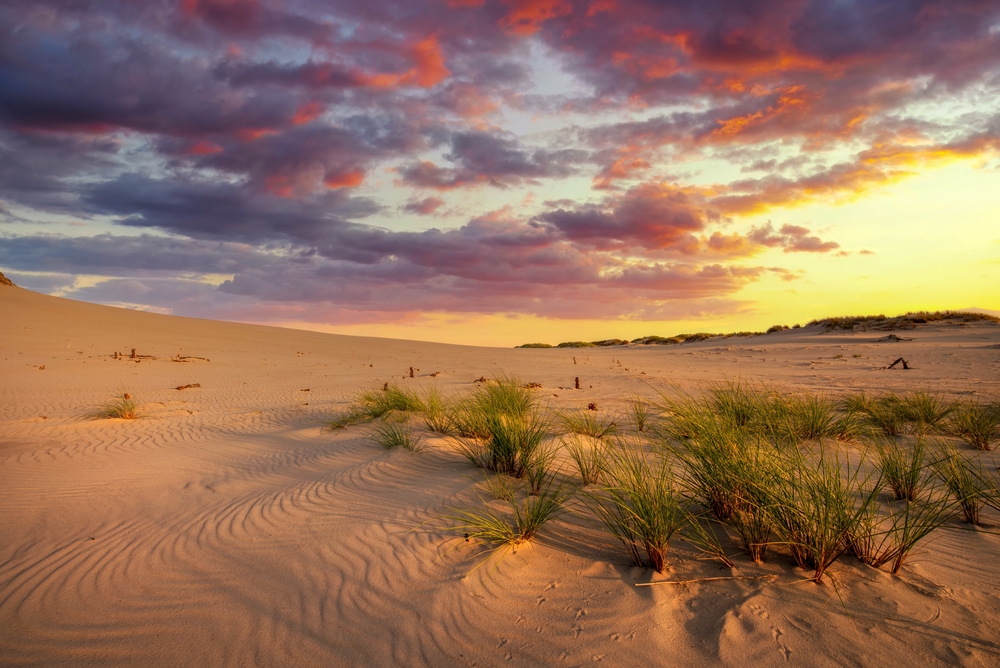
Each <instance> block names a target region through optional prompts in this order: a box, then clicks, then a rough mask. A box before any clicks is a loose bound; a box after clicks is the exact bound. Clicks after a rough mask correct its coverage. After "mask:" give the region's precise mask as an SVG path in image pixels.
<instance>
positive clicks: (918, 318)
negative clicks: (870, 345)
mask: <svg viewBox="0 0 1000 668" xmlns="http://www.w3.org/2000/svg"><path fill="white" fill-rule="evenodd" d="M930 322H958V323H969V322H1000V318H998V317H997V316H995V315H989V314H986V313H975V312H966V311H933V312H930V311H917V312H914V313H905V314H903V315H897V316H892V317H887V316H885V315H857V316H842V317H839V318H823V319H822V320H811V321H809V322H808V323H807V324H806V327H820V328H823V329H824V330H826V331H831V330H858V331H864V330H868V329H874V330H893V329H913V328H914V327H916V326H917V325H922V324H926V323H930ZM800 328H801V325H793V326H791V327H789V326H788V325H774V326H772V327H770V328H768V330H767V331H766V332H730V333H728V334H709V333H707V332H698V333H695V334H677V335H675V336H656V335H650V336H640V337H639V338H637V339H632V340H631V341H628V340H626V339H604V340H603V341H565V342H563V343H559V344H557V345H554V346H553V345H551V344H548V343H525V344H523V345H520V346H514V347H515V348H601V347H605V346H626V345H629V344H641V345H647V346H650V345H652V346H671V345H677V344H680V343H691V342H692V341H704V340H705V339H713V338H720V339H728V338H732V337H749V336H763V335H764V334H772V333H774V332H781V331H784V330H788V329H800Z"/></svg>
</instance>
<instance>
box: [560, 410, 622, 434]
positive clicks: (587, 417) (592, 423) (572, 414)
mask: <svg viewBox="0 0 1000 668" xmlns="http://www.w3.org/2000/svg"><path fill="white" fill-rule="evenodd" d="M556 418H557V419H558V421H559V423H560V425H561V426H562V428H563V429H565V430H566V431H567V432H568V433H571V434H581V435H583V436H590V437H591V438H604V437H605V436H610V435H611V434H616V433H618V424H617V420H618V417H617V416H616V415H615V414H614V413H607V414H605V415H603V416H601V415H599V414H598V411H591V410H585V411H565V412H559V413H557V414H556Z"/></svg>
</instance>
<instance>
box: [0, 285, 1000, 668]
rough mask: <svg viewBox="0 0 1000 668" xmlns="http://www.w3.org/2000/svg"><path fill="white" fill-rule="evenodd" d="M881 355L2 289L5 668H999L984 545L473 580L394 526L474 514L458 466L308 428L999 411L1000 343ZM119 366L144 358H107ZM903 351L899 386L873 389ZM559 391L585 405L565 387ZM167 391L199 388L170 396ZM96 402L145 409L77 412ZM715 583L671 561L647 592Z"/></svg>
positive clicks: (856, 349) (824, 345)
mask: <svg viewBox="0 0 1000 668" xmlns="http://www.w3.org/2000/svg"><path fill="white" fill-rule="evenodd" d="M882 335H884V333H871V332H869V333H855V334H819V333H817V332H814V331H808V330H798V331H790V332H782V333H778V334H773V335H769V336H765V337H758V338H753V339H729V340H726V341H723V342H721V343H720V342H703V343H696V344H685V345H683V346H673V347H662V348H661V347H652V348H642V349H639V348H632V349H621V348H618V349H603V350H594V349H589V350H501V349H490V348H471V347H459V346H444V345H436V344H428V343H415V342H408V341H394V340H384V339H368V338H354V337H339V336H330V335H321V334H314V333H309V332H297V331H290V330H281V329H274V328H267V327H255V326H250V325H238V324H228V323H218V322H209V321H199V320H191V319H184V318H175V317H166V316H158V315H152V314H145V313H136V312H129V311H123V310H118V309H112V308H107V307H101V306H94V305H89V304H82V303H77V302H72V301H67V300H62V299H57V298H52V297H46V296H42V295H37V294H34V293H30V292H28V291H25V290H22V289H19V288H10V287H6V286H0V369H2V377H3V382H2V383H0V395H2V401H0V508H2V513H3V519H2V523H0V664H2V665H45V666H51V665H102V666H103V665H123V666H124V665H127V666H134V665H240V666H242V665H264V666H276V665H289V666H290V665H295V666H309V665H317V666H330V665H348V664H354V665H422V664H426V665H435V666H442V665H480V666H483V665H497V664H504V663H511V664H513V665H543V664H544V665H550V664H551V665H567V666H573V665H583V664H589V663H592V662H596V661H600V662H602V663H604V664H610V665H623V666H626V665H628V666H631V665H643V664H644V665H706V664H712V663H723V664H728V665H747V664H748V662H750V661H753V662H755V663H756V664H760V665H771V664H784V663H786V662H790V663H794V664H799V665H818V666H834V665H861V664H871V665H876V664H877V665H917V664H922V665H955V664H962V665H996V664H997V663H998V662H1000V629H998V627H997V624H996V620H997V617H998V614H1000V598H998V593H1000V586H998V584H997V564H998V563H1000V537H998V536H994V535H989V534H987V533H985V532H964V531H957V530H948V531H941V532H939V533H938V535H937V538H936V539H935V540H934V541H933V543H932V544H931V545H929V546H928V547H927V548H926V549H925V550H923V551H922V552H921V554H919V555H917V556H915V557H914V558H913V560H912V562H911V563H910V564H909V565H908V566H907V567H906V568H905V571H904V573H903V575H902V577H893V576H890V575H888V574H885V573H883V572H880V571H875V570H873V569H870V568H867V567H865V566H862V565H859V564H858V563H856V562H854V561H853V560H851V559H845V560H843V561H842V562H839V563H838V565H837V566H836V567H835V568H834V571H835V578H836V581H837V582H838V583H839V585H838V587H837V589H836V590H835V588H834V587H833V586H832V584H830V583H827V584H824V585H820V586H816V585H813V584H810V583H805V584H803V583H801V582H800V579H801V578H802V575H803V573H802V572H801V571H797V570H796V569H794V568H793V567H792V565H791V563H790V560H789V559H787V558H786V557H782V556H777V557H775V558H773V559H771V560H770V562H769V563H767V564H765V565H764V566H760V567H756V566H753V565H752V564H749V563H748V562H747V561H746V560H745V559H742V558H740V560H739V568H738V569H737V572H738V573H740V574H750V575H752V574H759V573H775V574H777V575H778V578H777V580H776V581H775V582H772V583H768V582H760V581H738V582H714V583H704V584H700V585H691V586H685V587H648V588H635V587H634V586H633V583H634V582H636V581H648V580H649V579H650V577H651V575H650V573H649V572H647V571H643V570H641V569H634V568H631V567H630V566H628V565H627V562H626V561H625V560H623V558H622V555H621V554H620V553H619V552H618V550H617V549H616V548H615V546H614V545H612V544H610V543H608V542H607V541H606V540H605V539H604V538H603V537H601V536H600V535H599V534H598V533H596V532H595V531H594V530H593V528H592V527H590V526H588V525H586V523H584V522H581V521H579V520H576V519H574V518H573V517H565V518H564V519H562V520H560V521H559V522H557V523H556V524H555V526H554V527H552V529H551V531H549V532H547V535H546V537H544V538H543V539H542V540H541V541H540V542H539V544H537V545H535V546H534V547H531V548H528V549H524V550H522V551H521V552H519V553H518V554H517V555H514V556H510V557H508V558H507V559H506V560H504V561H503V562H502V563H501V564H500V565H499V567H497V568H495V569H491V568H480V569H478V570H475V571H472V572H471V573H470V570H471V568H472V566H473V565H474V563H475V562H473V561H470V560H469V558H468V556H469V553H468V551H467V550H465V549H463V548H464V547H465V544H464V543H459V545H458V546H457V547H458V548H459V549H457V550H456V549H454V548H456V544H455V543H454V542H448V541H446V535H445V534H441V533H438V532H436V531H434V530H419V531H413V529H414V528H416V527H418V526H420V525H421V524H422V523H423V522H425V521H427V520H428V519H429V518H432V517H435V516H438V515H440V514H442V513H444V512H446V509H447V508H448V507H450V506H458V505H462V504H464V503H469V502H471V501H472V500H474V499H475V481H476V480H477V479H478V478H477V472H476V471H474V470H473V469H472V468H471V467H470V466H469V465H468V464H466V463H465V462H464V461H463V460H462V459H461V458H459V457H458V456H456V455H455V454H453V453H451V452H450V451H449V450H448V448H447V445H446V443H445V442H444V441H442V440H440V439H436V440H435V439H432V440H431V442H430V446H431V447H430V448H429V450H428V451H426V452H424V453H419V454H414V453H410V452H406V451H392V452H386V451H384V450H382V449H381V448H379V447H378V446H377V445H375V444H374V443H372V442H371V441H370V440H368V439H367V438H365V428H364V427H354V428H351V429H348V430H344V431H341V432H338V433H328V432H322V431H321V429H320V425H321V423H322V422H323V420H324V419H327V418H328V417H329V415H330V414H331V413H332V412H333V411H335V410H336V408H337V406H338V405H339V404H341V403H343V402H345V401H346V400H347V399H348V398H349V397H350V396H351V395H352V394H353V393H354V392H355V391H356V390H357V389H358V388H360V387H363V386H366V385H369V384H372V383H376V382H378V383H381V382H383V381H385V380H390V379H393V378H395V379H398V380H399V382H401V383H415V384H421V383H430V382H437V383H440V384H441V385H442V386H443V387H444V388H446V389H449V390H450V389H468V388H470V387H471V382H472V381H473V380H474V379H476V378H478V377H480V376H484V375H485V376H489V375H490V374H492V373H494V372H496V371H498V370H501V369H504V370H510V371H514V372H516V373H519V374H520V375H521V376H522V377H523V378H524V379H525V380H531V381H536V382H540V383H542V385H543V386H544V389H543V390H542V392H543V393H544V394H545V395H546V396H548V398H549V399H550V400H551V403H552V405H553V406H562V407H583V406H585V405H586V404H587V403H588V402H590V401H596V402H597V403H598V404H599V405H600V406H601V407H609V408H610V407H614V406H615V405H616V404H619V403H621V401H622V400H623V399H624V398H625V397H627V396H628V395H630V394H633V393H635V394H640V395H645V396H653V395H654V394H655V391H654V387H661V388H664V387H666V384H667V383H673V384H675V385H677V386H679V387H682V388H687V389H694V388H696V387H697V386H698V383H700V382H703V381H708V380H718V379H720V378H723V377H736V376H742V377H755V378H759V379H761V380H765V381H767V382H770V383H780V384H783V385H786V386H789V387H806V388H811V389H816V390H824V391H835V390H837V389H839V388H853V387H866V388H876V389H877V388H883V387H892V388H896V389H913V388H928V389H932V390H936V391H942V392H947V393H951V394H953V395H956V396H957V395H959V394H963V393H973V392H974V393H977V394H979V395H986V396H998V395H1000V327H998V326H995V325H989V324H986V325H975V326H969V327H961V328H960V327H955V326H952V327H945V326H927V327H922V328H919V329H917V330H914V331H911V332H907V333H906V336H912V337H913V339H914V340H913V341H909V342H902V343H874V342H873V341H874V340H875V339H877V338H879V337H880V336H882ZM525 338H526V339H530V338H531V336H530V333H526V336H525ZM132 348H135V349H136V350H137V353H139V354H145V355H153V356H156V358H157V359H155V360H154V359H149V358H147V359H142V360H141V361H139V362H135V361H132V360H128V359H125V360H114V359H112V358H111V354H112V353H113V352H115V351H118V352H125V353H126V354H128V353H129V352H130V351H131V349H132ZM177 354H180V355H186V356H196V357H203V358H207V359H208V360H209V361H204V360H198V359H194V360H190V361H187V362H175V361H171V359H170V358H171V357H173V356H175V355H177ZM855 354H857V355H861V357H853V355H855ZM836 355H843V357H840V358H837V357H836ZM899 355H904V356H905V357H906V358H907V359H908V360H909V361H910V362H911V363H912V365H913V367H914V368H913V369H912V370H910V371H897V370H893V371H880V370H875V369H876V368H877V367H879V366H882V365H884V364H885V363H886V362H888V361H891V360H892V359H895V358H896V357H898V356H899ZM574 358H575V363H574ZM42 366H44V369H40V367H42ZM410 366H413V367H415V368H416V369H417V371H416V372H415V373H416V376H417V378H416V379H414V380H409V379H408V378H406V379H404V376H406V375H407V371H408V368H409V367H410ZM432 372H440V374H439V375H438V376H437V377H435V378H434V379H431V378H429V377H428V375H429V374H430V373H432ZM577 376H578V377H579V378H580V381H581V384H582V387H583V389H581V390H579V391H577V390H571V389H561V388H563V387H570V386H571V385H572V383H573V379H574V377H577ZM189 383H200V384H201V388H197V389H189V390H182V391H178V390H175V389H171V388H174V387H176V386H178V385H185V384H189ZM119 387H124V388H126V389H128V390H129V391H130V392H132V393H133V395H134V396H135V397H136V398H137V399H138V400H139V401H140V403H141V404H142V405H143V408H144V410H145V413H146V417H144V418H143V419H140V420H137V421H134V422H129V421H114V420H88V419H85V417H84V416H85V415H86V414H87V413H88V412H89V411H91V410H93V409H94V407H95V406H96V405H97V404H99V403H100V402H101V401H102V400H104V399H106V398H107V397H108V396H109V395H110V394H111V393H113V392H114V391H115V390H116V389H117V388H119ZM306 389H308V390H309V391H308V392H305V391H303V390H306ZM556 395H558V396H556ZM989 519H990V520H991V521H1000V518H998V517H995V516H990V517H989ZM956 526H958V525H956ZM719 572H720V571H719V568H718V566H717V565H715V564H713V563H711V562H705V561H698V560H695V559H694V554H693V553H692V552H690V551H688V550H686V549H685V548H684V546H683V544H681V543H678V544H677V546H676V547H675V548H672V554H671V559H670V572H669V573H668V574H667V577H670V578H686V577H701V576H707V575H714V574H718V573H719Z"/></svg>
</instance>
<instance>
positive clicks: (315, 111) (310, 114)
mask: <svg viewBox="0 0 1000 668" xmlns="http://www.w3.org/2000/svg"><path fill="white" fill-rule="evenodd" d="M322 113H323V104H322V103H320V102H307V103H306V104H304V105H302V106H301V107H299V108H298V110H297V111H296V112H295V115H294V116H292V124H293V125H302V124H303V123H308V122H309V121H313V120H315V119H316V118H318V117H319V115H320V114H322Z"/></svg>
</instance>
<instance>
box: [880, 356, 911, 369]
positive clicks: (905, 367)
mask: <svg viewBox="0 0 1000 668" xmlns="http://www.w3.org/2000/svg"><path fill="white" fill-rule="evenodd" d="M900 362H902V363H903V368H904V369H909V368H910V366H909V365H908V364H907V363H906V360H904V359H903V358H902V357H900V358H899V359H898V360H896V361H895V362H893V363H892V364H890V365H889V366H887V367H886V369H891V368H892V367H894V366H896V365H897V364H899V363H900Z"/></svg>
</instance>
